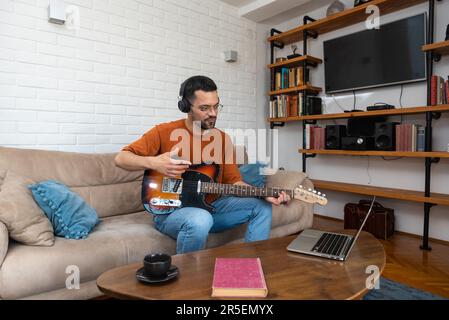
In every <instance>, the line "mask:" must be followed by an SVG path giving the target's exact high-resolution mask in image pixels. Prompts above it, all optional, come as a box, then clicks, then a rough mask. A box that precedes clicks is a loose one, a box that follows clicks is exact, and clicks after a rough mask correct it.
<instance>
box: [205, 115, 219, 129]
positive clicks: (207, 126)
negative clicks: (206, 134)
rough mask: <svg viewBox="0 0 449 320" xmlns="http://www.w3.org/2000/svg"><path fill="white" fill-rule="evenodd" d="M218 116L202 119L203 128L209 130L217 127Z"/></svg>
mask: <svg viewBox="0 0 449 320" xmlns="http://www.w3.org/2000/svg"><path fill="white" fill-rule="evenodd" d="M216 121H217V118H208V119H206V120H203V121H201V129H203V130H209V129H213V128H215V122H216Z"/></svg>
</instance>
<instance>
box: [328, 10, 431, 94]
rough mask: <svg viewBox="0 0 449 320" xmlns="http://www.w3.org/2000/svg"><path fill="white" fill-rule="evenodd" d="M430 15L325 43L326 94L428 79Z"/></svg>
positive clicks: (419, 16) (421, 15)
mask: <svg viewBox="0 0 449 320" xmlns="http://www.w3.org/2000/svg"><path fill="white" fill-rule="evenodd" d="M425 26H426V14H425V13H423V14H420V15H417V16H413V17H410V18H407V19H403V20H399V21H396V22H392V23H389V24H385V25H381V26H380V29H373V30H365V31H361V32H358V33H354V34H351V35H347V36H344V37H341V38H337V39H333V40H329V41H325V42H324V61H325V63H324V68H325V81H326V93H336V92H343V91H352V90H359V89H365V88H372V87H380V86H387V85H394V84H402V83H408V82H415V81H423V80H425V79H426V56H425V54H424V52H423V51H422V50H421V47H422V46H423V45H424V44H425V38H426V36H425V34H426V27H425Z"/></svg>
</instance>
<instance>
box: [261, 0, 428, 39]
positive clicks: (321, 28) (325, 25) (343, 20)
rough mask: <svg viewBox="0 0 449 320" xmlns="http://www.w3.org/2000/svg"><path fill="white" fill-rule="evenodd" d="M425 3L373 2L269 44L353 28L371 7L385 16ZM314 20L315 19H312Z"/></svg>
mask: <svg viewBox="0 0 449 320" xmlns="http://www.w3.org/2000/svg"><path fill="white" fill-rule="evenodd" d="M423 2H427V1H426V0H373V1H370V2H368V3H365V4H363V5H360V6H357V7H355V8H351V9H348V10H345V11H343V12H340V13H336V14H334V15H331V16H329V17H326V18H324V19H320V20H317V21H315V22H312V23H308V24H306V25H304V26H300V27H297V28H294V29H291V30H288V31H286V32H283V33H281V34H277V35H274V36H272V37H270V38H268V41H269V42H273V41H275V42H278V43H283V44H290V43H294V42H298V41H302V40H303V31H305V30H312V31H315V32H318V34H323V33H327V32H331V31H334V30H338V29H341V28H345V27H348V26H351V25H353V24H356V23H359V22H362V21H365V20H366V18H368V17H369V14H367V13H366V8H367V7H368V6H369V5H375V6H378V7H379V9H380V13H381V15H385V14H388V13H391V12H395V11H398V10H402V9H404V8H408V7H411V6H414V5H417V4H420V3H423ZM312 18H313V17H312Z"/></svg>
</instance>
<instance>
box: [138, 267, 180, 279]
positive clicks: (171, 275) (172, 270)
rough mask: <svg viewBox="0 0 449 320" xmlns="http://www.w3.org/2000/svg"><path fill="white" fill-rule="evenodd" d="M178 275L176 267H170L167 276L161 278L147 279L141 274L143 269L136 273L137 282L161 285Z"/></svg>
mask: <svg viewBox="0 0 449 320" xmlns="http://www.w3.org/2000/svg"><path fill="white" fill-rule="evenodd" d="M178 274H179V272H178V267H177V266H174V265H171V266H170V269H168V272H167V275H165V276H162V277H148V276H146V275H145V274H144V273H143V267H142V268H140V269H139V270H137V271H136V278H137V280H139V281H141V282H144V283H161V282H166V281H168V280H171V279H173V278H175V277H176V276H177V275H178Z"/></svg>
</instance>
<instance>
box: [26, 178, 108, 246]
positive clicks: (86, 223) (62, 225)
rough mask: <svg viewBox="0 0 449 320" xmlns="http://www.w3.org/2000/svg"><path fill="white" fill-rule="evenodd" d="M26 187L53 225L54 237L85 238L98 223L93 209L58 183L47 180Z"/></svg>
mask: <svg viewBox="0 0 449 320" xmlns="http://www.w3.org/2000/svg"><path fill="white" fill-rule="evenodd" d="M28 187H29V188H30V189H31V192H32V193H33V197H34V200H36V202H37V203H38V204H39V206H40V207H41V209H42V210H43V211H44V212H45V214H46V215H47V217H48V219H49V220H50V221H51V223H52V224H53V230H54V232H55V235H57V236H59V237H65V238H66V239H80V238H83V239H84V238H87V235H88V234H89V233H90V232H91V231H92V229H93V228H94V227H95V226H96V225H97V224H98V223H99V222H100V221H99V220H98V217H97V213H96V212H95V209H93V208H91V207H90V206H89V205H88V204H87V203H86V202H85V201H84V200H83V199H82V198H81V197H80V196H79V195H77V194H76V193H75V192H73V191H72V190H70V189H69V188H68V187H66V186H65V185H63V184H62V183H60V182H58V181H53V180H48V181H44V182H40V183H36V184H33V185H30V186H28Z"/></svg>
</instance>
